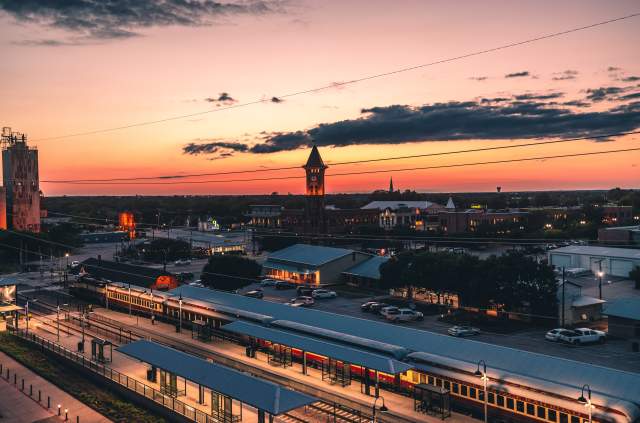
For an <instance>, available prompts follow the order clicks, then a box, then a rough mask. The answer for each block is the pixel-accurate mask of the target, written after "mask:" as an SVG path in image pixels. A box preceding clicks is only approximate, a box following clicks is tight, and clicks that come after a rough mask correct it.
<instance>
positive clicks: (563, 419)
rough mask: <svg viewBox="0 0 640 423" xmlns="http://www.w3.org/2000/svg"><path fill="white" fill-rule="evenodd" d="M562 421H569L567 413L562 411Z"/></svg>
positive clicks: (562, 422) (563, 422)
mask: <svg viewBox="0 0 640 423" xmlns="http://www.w3.org/2000/svg"><path fill="white" fill-rule="evenodd" d="M560 423H569V416H568V415H567V414H566V413H560Z"/></svg>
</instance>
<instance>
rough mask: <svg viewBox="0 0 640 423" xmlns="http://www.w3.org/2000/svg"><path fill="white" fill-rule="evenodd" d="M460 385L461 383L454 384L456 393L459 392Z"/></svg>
mask: <svg viewBox="0 0 640 423" xmlns="http://www.w3.org/2000/svg"><path fill="white" fill-rule="evenodd" d="M459 386H460V385H458V384H457V383H454V384H453V393H454V394H457V393H458V392H459Z"/></svg>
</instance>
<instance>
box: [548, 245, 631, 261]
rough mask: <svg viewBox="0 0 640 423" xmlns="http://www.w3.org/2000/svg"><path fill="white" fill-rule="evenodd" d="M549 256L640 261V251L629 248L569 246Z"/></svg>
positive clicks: (558, 249)
mask: <svg viewBox="0 0 640 423" xmlns="http://www.w3.org/2000/svg"><path fill="white" fill-rule="evenodd" d="M549 253H550V254H555V253H558V254H579V255H591V256H607V257H614V258H626V259H632V260H640V250H634V249H631V248H611V247H593V246H590V245H571V246H569V247H561V248H556V249H555V250H551V251H549Z"/></svg>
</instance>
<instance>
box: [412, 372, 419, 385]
mask: <svg viewBox="0 0 640 423" xmlns="http://www.w3.org/2000/svg"><path fill="white" fill-rule="evenodd" d="M411 381H412V382H413V383H420V374H418V373H417V372H411Z"/></svg>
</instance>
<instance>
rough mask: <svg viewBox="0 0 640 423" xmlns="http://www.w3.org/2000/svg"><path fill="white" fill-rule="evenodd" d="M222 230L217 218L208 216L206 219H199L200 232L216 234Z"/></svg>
mask: <svg viewBox="0 0 640 423" xmlns="http://www.w3.org/2000/svg"><path fill="white" fill-rule="evenodd" d="M219 230H220V224H219V223H218V221H217V220H216V218H215V217H211V216H207V217H206V218H204V219H200V218H198V231H199V232H214V231H219Z"/></svg>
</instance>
